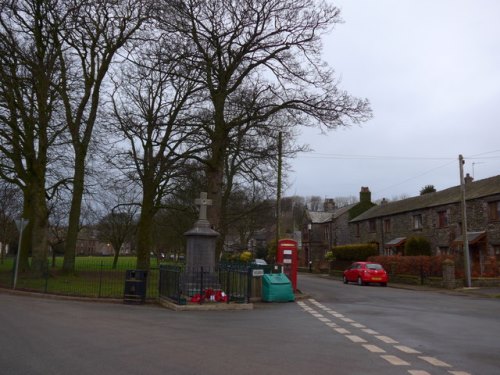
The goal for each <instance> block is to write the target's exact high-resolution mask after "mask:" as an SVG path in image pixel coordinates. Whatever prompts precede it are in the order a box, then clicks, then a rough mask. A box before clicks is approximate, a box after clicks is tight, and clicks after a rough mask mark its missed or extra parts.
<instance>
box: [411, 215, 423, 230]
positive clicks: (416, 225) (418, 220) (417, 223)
mask: <svg viewBox="0 0 500 375" xmlns="http://www.w3.org/2000/svg"><path fill="white" fill-rule="evenodd" d="M422 227H423V225H422V215H420V214H419V215H413V229H414V230H417V229H422Z"/></svg>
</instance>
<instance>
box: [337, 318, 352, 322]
mask: <svg viewBox="0 0 500 375" xmlns="http://www.w3.org/2000/svg"><path fill="white" fill-rule="evenodd" d="M340 319H341V320H343V321H344V322H346V323H354V320H352V319H349V318H340Z"/></svg>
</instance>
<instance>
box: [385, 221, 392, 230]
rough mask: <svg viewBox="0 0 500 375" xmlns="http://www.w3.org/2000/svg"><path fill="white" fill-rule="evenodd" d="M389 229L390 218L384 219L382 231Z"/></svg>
mask: <svg viewBox="0 0 500 375" xmlns="http://www.w3.org/2000/svg"><path fill="white" fill-rule="evenodd" d="M390 231H391V219H384V233H389V232H390Z"/></svg>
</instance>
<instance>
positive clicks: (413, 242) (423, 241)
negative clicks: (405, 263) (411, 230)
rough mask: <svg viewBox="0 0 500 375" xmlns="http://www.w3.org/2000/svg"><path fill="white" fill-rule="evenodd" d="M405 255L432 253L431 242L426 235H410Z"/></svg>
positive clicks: (428, 254)
mask: <svg viewBox="0 0 500 375" xmlns="http://www.w3.org/2000/svg"><path fill="white" fill-rule="evenodd" d="M405 255H408V256H417V255H427V256H430V255H432V254H431V243H430V242H429V240H428V239H427V238H425V237H410V238H408V240H406V244H405Z"/></svg>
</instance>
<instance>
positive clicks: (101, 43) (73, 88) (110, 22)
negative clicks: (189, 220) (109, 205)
mask: <svg viewBox="0 0 500 375" xmlns="http://www.w3.org/2000/svg"><path fill="white" fill-rule="evenodd" d="M147 4H148V2H147V1H143V0H118V1H115V0H98V1H95V0H92V1H91V0H83V1H82V0H66V1H65V2H64V6H65V8H64V9H67V10H68V14H69V16H68V17H66V18H65V19H64V21H65V28H64V29H61V30H60V32H59V33H58V34H57V47H58V53H59V55H58V57H59V60H58V61H59V64H60V66H61V74H62V84H61V85H60V86H59V94H60V96H61V98H62V102H63V106H64V112H65V118H66V122H67V126H68V129H69V134H70V137H71V143H72V146H73V152H74V171H73V178H72V182H73V196H72V201H71V209H70V214H69V224H68V235H67V238H66V248H65V254H64V265H63V269H64V270H65V271H67V272H72V271H73V270H74V265H75V249H76V242H77V237H78V231H79V227H80V213H81V207H82V197H83V194H84V188H85V174H86V162H87V158H88V151H89V145H90V143H91V141H92V136H93V131H94V126H95V123H96V118H97V115H98V108H99V106H100V105H101V104H102V103H101V100H100V99H101V91H102V89H103V85H104V84H105V80H106V77H107V73H108V71H109V69H110V66H111V64H112V63H113V61H115V58H116V54H117V53H118V51H119V50H120V49H121V48H122V47H123V46H124V45H125V44H126V43H127V42H129V41H130V40H131V39H132V38H133V36H134V35H135V34H136V32H137V31H138V30H139V29H140V28H141V27H142V25H143V24H144V22H145V21H146V20H147V19H148V17H149V12H148V6H147ZM62 13H63V14H64V12H62Z"/></svg>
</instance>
